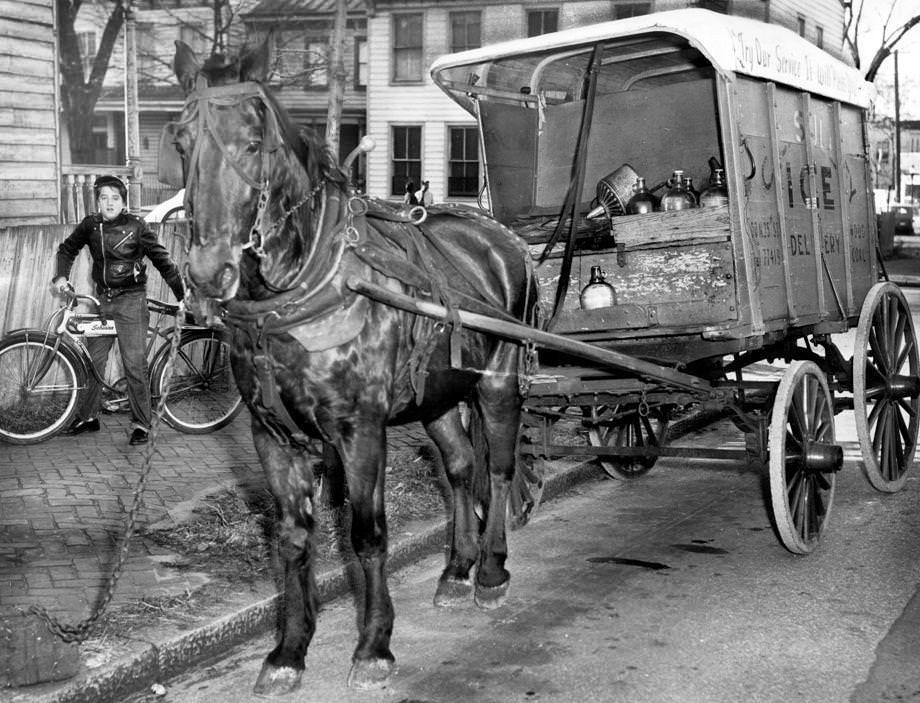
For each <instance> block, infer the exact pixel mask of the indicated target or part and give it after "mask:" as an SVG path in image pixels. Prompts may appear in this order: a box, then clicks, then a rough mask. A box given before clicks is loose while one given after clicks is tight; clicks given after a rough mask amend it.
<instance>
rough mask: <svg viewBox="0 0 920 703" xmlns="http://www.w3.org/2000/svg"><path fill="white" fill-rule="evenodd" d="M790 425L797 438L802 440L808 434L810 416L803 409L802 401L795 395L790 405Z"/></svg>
mask: <svg viewBox="0 0 920 703" xmlns="http://www.w3.org/2000/svg"><path fill="white" fill-rule="evenodd" d="M789 427H790V429H791V430H792V434H793V435H794V436H795V438H796V439H798V440H802V439H804V438H805V437H807V436H808V418H807V417H806V415H805V412H804V410H803V409H802V405H801V403H799V402H797V399H796V398H795V397H794V396H793V398H792V404H791V405H790V407H789Z"/></svg>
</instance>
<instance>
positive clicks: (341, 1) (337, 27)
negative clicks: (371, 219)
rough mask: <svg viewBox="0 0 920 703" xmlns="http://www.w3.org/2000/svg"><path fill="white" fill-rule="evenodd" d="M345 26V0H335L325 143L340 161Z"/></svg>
mask: <svg viewBox="0 0 920 703" xmlns="http://www.w3.org/2000/svg"><path fill="white" fill-rule="evenodd" d="M346 27H347V4H346V0H336V3H335V16H334V19H333V24H332V38H331V39H330V42H329V69H330V70H329V72H328V76H329V103H328V106H327V110H326V143H327V144H328V145H329V148H330V149H331V150H332V153H333V155H334V156H335V159H336V161H338V162H341V160H342V154H341V146H340V142H341V129H342V105H343V103H344V102H345V81H346V80H348V77H347V75H346V73H345V56H344V54H345V29H346Z"/></svg>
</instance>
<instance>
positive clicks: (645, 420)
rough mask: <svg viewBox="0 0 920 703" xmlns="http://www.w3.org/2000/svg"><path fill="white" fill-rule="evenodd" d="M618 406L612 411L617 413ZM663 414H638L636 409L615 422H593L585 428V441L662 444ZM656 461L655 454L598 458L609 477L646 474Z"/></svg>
mask: <svg viewBox="0 0 920 703" xmlns="http://www.w3.org/2000/svg"><path fill="white" fill-rule="evenodd" d="M620 411H621V409H620V407H619V406H616V407H615V408H614V413H617V412H620ZM667 431H668V419H667V416H666V415H656V416H653V415H650V414H649V413H640V412H639V411H638V410H637V409H636V410H633V411H632V412H631V413H629V414H628V415H627V416H626V417H625V418H623V419H621V420H619V421H617V422H616V423H614V424H606V425H601V424H592V425H591V426H590V427H589V428H588V444H590V445H591V446H592V447H648V446H652V447H661V446H664V444H665V442H666V441H667ZM656 461H658V457H657V456H629V457H626V456H624V457H615V456H613V457H598V462H599V463H600V465H601V468H603V469H604V471H605V472H606V473H607V475H608V476H610V477H611V478H616V479H630V478H639V477H640V476H644V475H645V474H647V473H648V472H649V471H650V470H651V468H652V467H653V466H654V465H655V462H656Z"/></svg>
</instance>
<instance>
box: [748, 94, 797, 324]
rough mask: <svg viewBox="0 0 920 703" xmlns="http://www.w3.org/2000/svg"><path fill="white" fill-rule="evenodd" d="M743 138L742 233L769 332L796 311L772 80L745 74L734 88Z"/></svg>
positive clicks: (749, 272) (749, 267)
mask: <svg viewBox="0 0 920 703" xmlns="http://www.w3.org/2000/svg"><path fill="white" fill-rule="evenodd" d="M735 99H736V104H737V112H736V114H737V115H738V120H737V123H738V130H739V138H738V145H737V146H736V148H735V153H736V162H737V163H738V167H737V170H736V174H735V175H736V178H735V182H736V183H737V184H738V187H737V189H736V191H737V193H738V195H739V196H740V197H739V200H740V203H741V222H740V225H741V235H742V236H743V237H744V238H745V239H746V240H747V241H748V243H749V247H750V249H749V250H750V252H751V253H750V260H749V261H747V262H746V263H747V267H746V270H747V271H748V275H749V276H750V278H751V280H752V281H753V286H754V288H755V289H756V290H757V291H758V292H759V296H757V299H758V300H759V303H760V305H761V310H762V316H763V320H764V326H765V329H766V330H767V331H770V330H774V329H777V328H782V327H785V326H786V324H787V323H788V320H789V319H790V318H794V317H795V315H796V312H797V309H798V308H797V300H796V294H795V293H796V291H795V287H794V285H793V280H792V277H791V276H790V275H788V274H789V273H790V272H791V269H790V263H791V262H790V258H791V257H790V250H791V246H790V245H791V240H790V237H789V230H788V229H787V225H786V222H785V221H784V219H783V218H784V214H785V213H784V211H785V201H784V198H783V197H782V195H783V194H782V189H781V181H780V174H779V172H778V169H777V167H776V163H777V156H778V153H779V152H778V148H777V147H778V141H777V134H776V130H775V115H776V106H775V103H774V99H775V96H774V91H773V86H772V84H768V83H763V82H761V81H755V80H750V79H746V78H741V77H739V79H738V80H737V88H736V92H735Z"/></svg>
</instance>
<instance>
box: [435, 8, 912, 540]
mask: <svg viewBox="0 0 920 703" xmlns="http://www.w3.org/2000/svg"><path fill="white" fill-rule="evenodd" d="M431 75H432V78H433V80H434V81H435V83H436V84H437V85H438V86H440V87H441V88H442V89H443V90H444V91H445V92H446V93H447V94H448V95H449V96H450V97H451V98H453V100H455V101H456V102H457V103H458V104H459V105H460V106H461V107H463V108H464V109H466V110H467V111H469V112H470V113H472V114H473V115H474V116H475V117H476V120H477V124H478V127H479V133H480V139H481V148H482V154H483V159H484V164H485V174H486V184H487V185H486V189H485V192H484V194H483V197H484V199H486V200H487V203H486V205H487V207H489V208H490V209H491V212H492V214H493V215H494V216H495V217H496V218H497V219H499V220H500V221H501V222H502V223H503V224H505V225H507V226H509V227H511V228H512V229H514V230H515V231H516V232H517V233H518V234H520V235H521V236H522V237H523V238H524V239H525V240H526V241H527V242H528V244H529V245H530V248H531V251H532V253H533V257H534V260H535V274H536V276H537V277H538V279H539V291H540V306H541V308H542V310H543V312H544V315H543V322H542V324H541V326H540V330H539V331H538V332H533V333H530V332H528V331H527V330H522V329H517V328H515V329H508V327H507V326H504V327H503V326H501V325H499V326H497V327H496V326H495V325H491V324H489V325H486V327H488V328H491V330H490V331H493V332H495V333H497V334H504V335H505V336H508V337H511V338H515V339H518V340H519V341H523V342H526V343H529V344H530V343H532V344H533V345H535V346H538V347H540V356H539V358H540V361H539V366H538V368H537V369H536V370H535V371H536V372H535V373H534V374H533V375H532V383H531V385H530V387H529V394H528V400H527V406H526V409H527V411H528V415H529V417H530V419H531V424H533V425H535V426H536V427H537V429H538V431H537V432H536V433H535V435H536V440H535V441H534V444H532V445H531V446H530V451H531V452H532V453H534V454H538V455H542V456H562V455H586V454H587V455H593V456H596V457H597V458H598V459H599V460H600V461H601V464H602V465H603V466H604V468H605V469H606V470H607V471H608V473H610V474H611V475H612V476H614V477H627V478H628V477H635V476H639V475H641V474H643V473H645V472H646V471H648V470H649V468H651V466H652V465H653V464H654V463H655V460H656V459H657V458H658V457H659V456H706V457H713V458H735V459H737V458H747V459H749V460H752V461H755V462H759V463H761V464H764V465H766V466H767V470H768V473H769V479H770V493H771V498H770V501H771V504H772V509H773V515H774V518H775V521H776V527H777V532H778V534H779V536H780V539H781V541H782V543H783V544H784V545H785V547H786V548H788V549H789V550H790V551H792V552H795V553H807V552H810V551H811V550H812V549H813V548H814V547H815V546H816V544H817V543H818V540H819V538H820V535H821V533H822V531H823V530H824V528H825V526H826V523H827V518H828V515H829V513H830V510H831V506H832V503H833V497H834V490H835V483H836V474H837V472H838V471H839V470H840V469H841V467H842V465H843V450H842V448H841V446H840V445H839V444H838V443H837V441H836V439H835V434H834V418H835V415H836V414H837V413H839V412H841V411H843V410H846V409H852V410H853V412H854V413H855V421H856V428H857V434H858V438H859V444H860V448H861V453H862V458H863V463H864V465H865V473H866V475H867V477H868V480H869V481H870V482H871V484H872V485H873V486H874V487H875V488H877V489H878V490H880V491H884V492H894V491H897V490H899V489H900V488H901V487H903V485H904V483H905V481H906V475H907V472H908V469H909V468H910V466H911V463H912V461H913V455H914V449H915V446H916V439H917V431H918V410H920V382H918V351H917V345H916V339H915V333H914V326H913V322H912V319H911V314H910V310H909V307H908V304H907V302H906V299H905V297H904V295H903V294H902V292H901V291H900V290H899V289H898V288H897V286H895V285H894V284H892V283H890V282H888V281H887V280H880V278H882V279H884V278H885V277H884V267H883V264H882V262H881V259H880V258H879V257H878V248H877V232H876V224H875V222H876V220H875V214H874V210H873V201H872V198H871V197H869V195H870V192H871V191H870V183H869V168H868V161H867V157H866V148H867V147H866V132H865V115H864V111H865V108H866V107H867V106H868V104H869V99H870V97H871V91H870V86H869V85H868V84H867V83H865V82H864V81H863V80H862V79H861V78H860V76H859V74H858V73H857V71H856V70H855V69H853V68H851V67H849V66H847V65H845V64H843V63H841V62H840V61H838V60H836V59H835V58H833V57H832V56H830V55H829V54H827V53H825V52H824V51H822V50H821V49H819V48H817V47H816V46H814V45H812V44H810V43H808V42H806V41H805V40H804V39H802V38H800V37H799V36H797V35H795V34H794V33H792V32H790V31H788V30H785V29H783V28H781V27H778V26H774V25H768V24H764V23H760V22H756V21H752V20H747V19H744V18H739V17H730V16H723V15H720V14H716V13H713V12H709V11H706V10H697V9H689V10H677V11H673V12H665V13H658V14H653V15H647V16H642V17H636V18H631V19H627V20H621V21H614V22H607V23H602V24H597V25H592V26H588V27H579V28H576V29H572V30H568V31H562V32H557V33H554V34H547V35H543V36H538V37H533V38H530V39H524V40H518V41H512V42H507V43H503V44H497V45H492V46H488V47H483V48H481V49H475V50H471V51H466V52H463V53H459V54H453V55H450V56H446V57H442V58H441V59H439V60H437V61H436V62H435V63H434V64H433V66H432V68H431ZM717 170H718V176H719V177H721V176H722V174H723V173H724V187H723V188H721V189H718V190H714V191H710V192H709V194H710V195H711V194H712V193H715V194H716V195H717V196H719V197H706V198H703V199H702V200H701V201H700V202H701V203H702V204H703V206H699V207H690V206H688V205H692V199H690V200H688V199H687V198H685V197H684V196H683V195H682V194H681V193H680V192H679V191H682V190H690V191H691V192H692V191H693V190H694V185H693V184H697V185H698V186H699V188H700V189H702V188H703V186H705V185H706V183H707V181H710V180H712V179H713V176H714V174H716V172H717ZM638 177H642V178H643V179H644V181H645V183H646V184H647V185H648V189H649V190H651V191H656V190H657V194H658V195H659V196H661V203H660V204H659V207H658V208H653V209H651V210H649V209H648V208H646V209H645V210H644V211H643V210H642V209H641V208H640V207H639V206H638V205H637V201H633V198H632V196H633V195H634V194H635V189H634V183H635V181H637V179H638ZM666 189H667V190H666ZM671 196H674V199H671V200H668V198H670V197H671ZM678 196H680V197H678ZM726 196H727V197H726ZM675 199H677V200H679V201H680V202H676V200H675ZM630 201H632V202H630ZM661 204H665V205H666V207H665V208H664V209H662V208H661ZM633 213H634V214H633ZM592 273H593V279H592V278H591V276H592ZM611 287H612V289H611ZM594 290H599V291H600V293H601V294H602V295H601V297H600V298H599V299H598V298H597V296H592V295H591V293H592V292H593V291H594ZM466 322H467V323H468V324H472V325H474V326H475V325H476V324H477V322H479V321H478V320H475V319H468V320H466ZM854 328H855V336H854V333H853V330H854ZM687 408H694V409H696V410H697V411H699V412H697V414H696V417H709V418H713V417H719V416H722V417H724V416H728V417H730V418H731V419H732V421H733V422H734V423H735V424H736V425H737V426H738V428H740V429H741V430H742V431H743V432H744V436H745V449H743V450H741V449H738V450H732V449H718V450H712V449H709V450H701V449H699V448H695V447H678V446H669V445H668V443H667V438H668V423H669V420H670V419H671V418H672V417H675V416H677V417H684V416H685V411H686V409H687ZM572 417H575V418H577V421H578V422H579V423H580V424H581V426H582V428H583V429H584V430H585V431H584V432H579V433H575V434H576V436H583V435H586V436H587V444H586V443H585V442H581V443H579V442H578V441H577V440H576V439H573V440H572V441H562V440H560V439H558V437H557V435H558V434H559V433H554V432H553V428H554V426H556V423H557V421H558V420H560V419H562V418H572Z"/></svg>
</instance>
